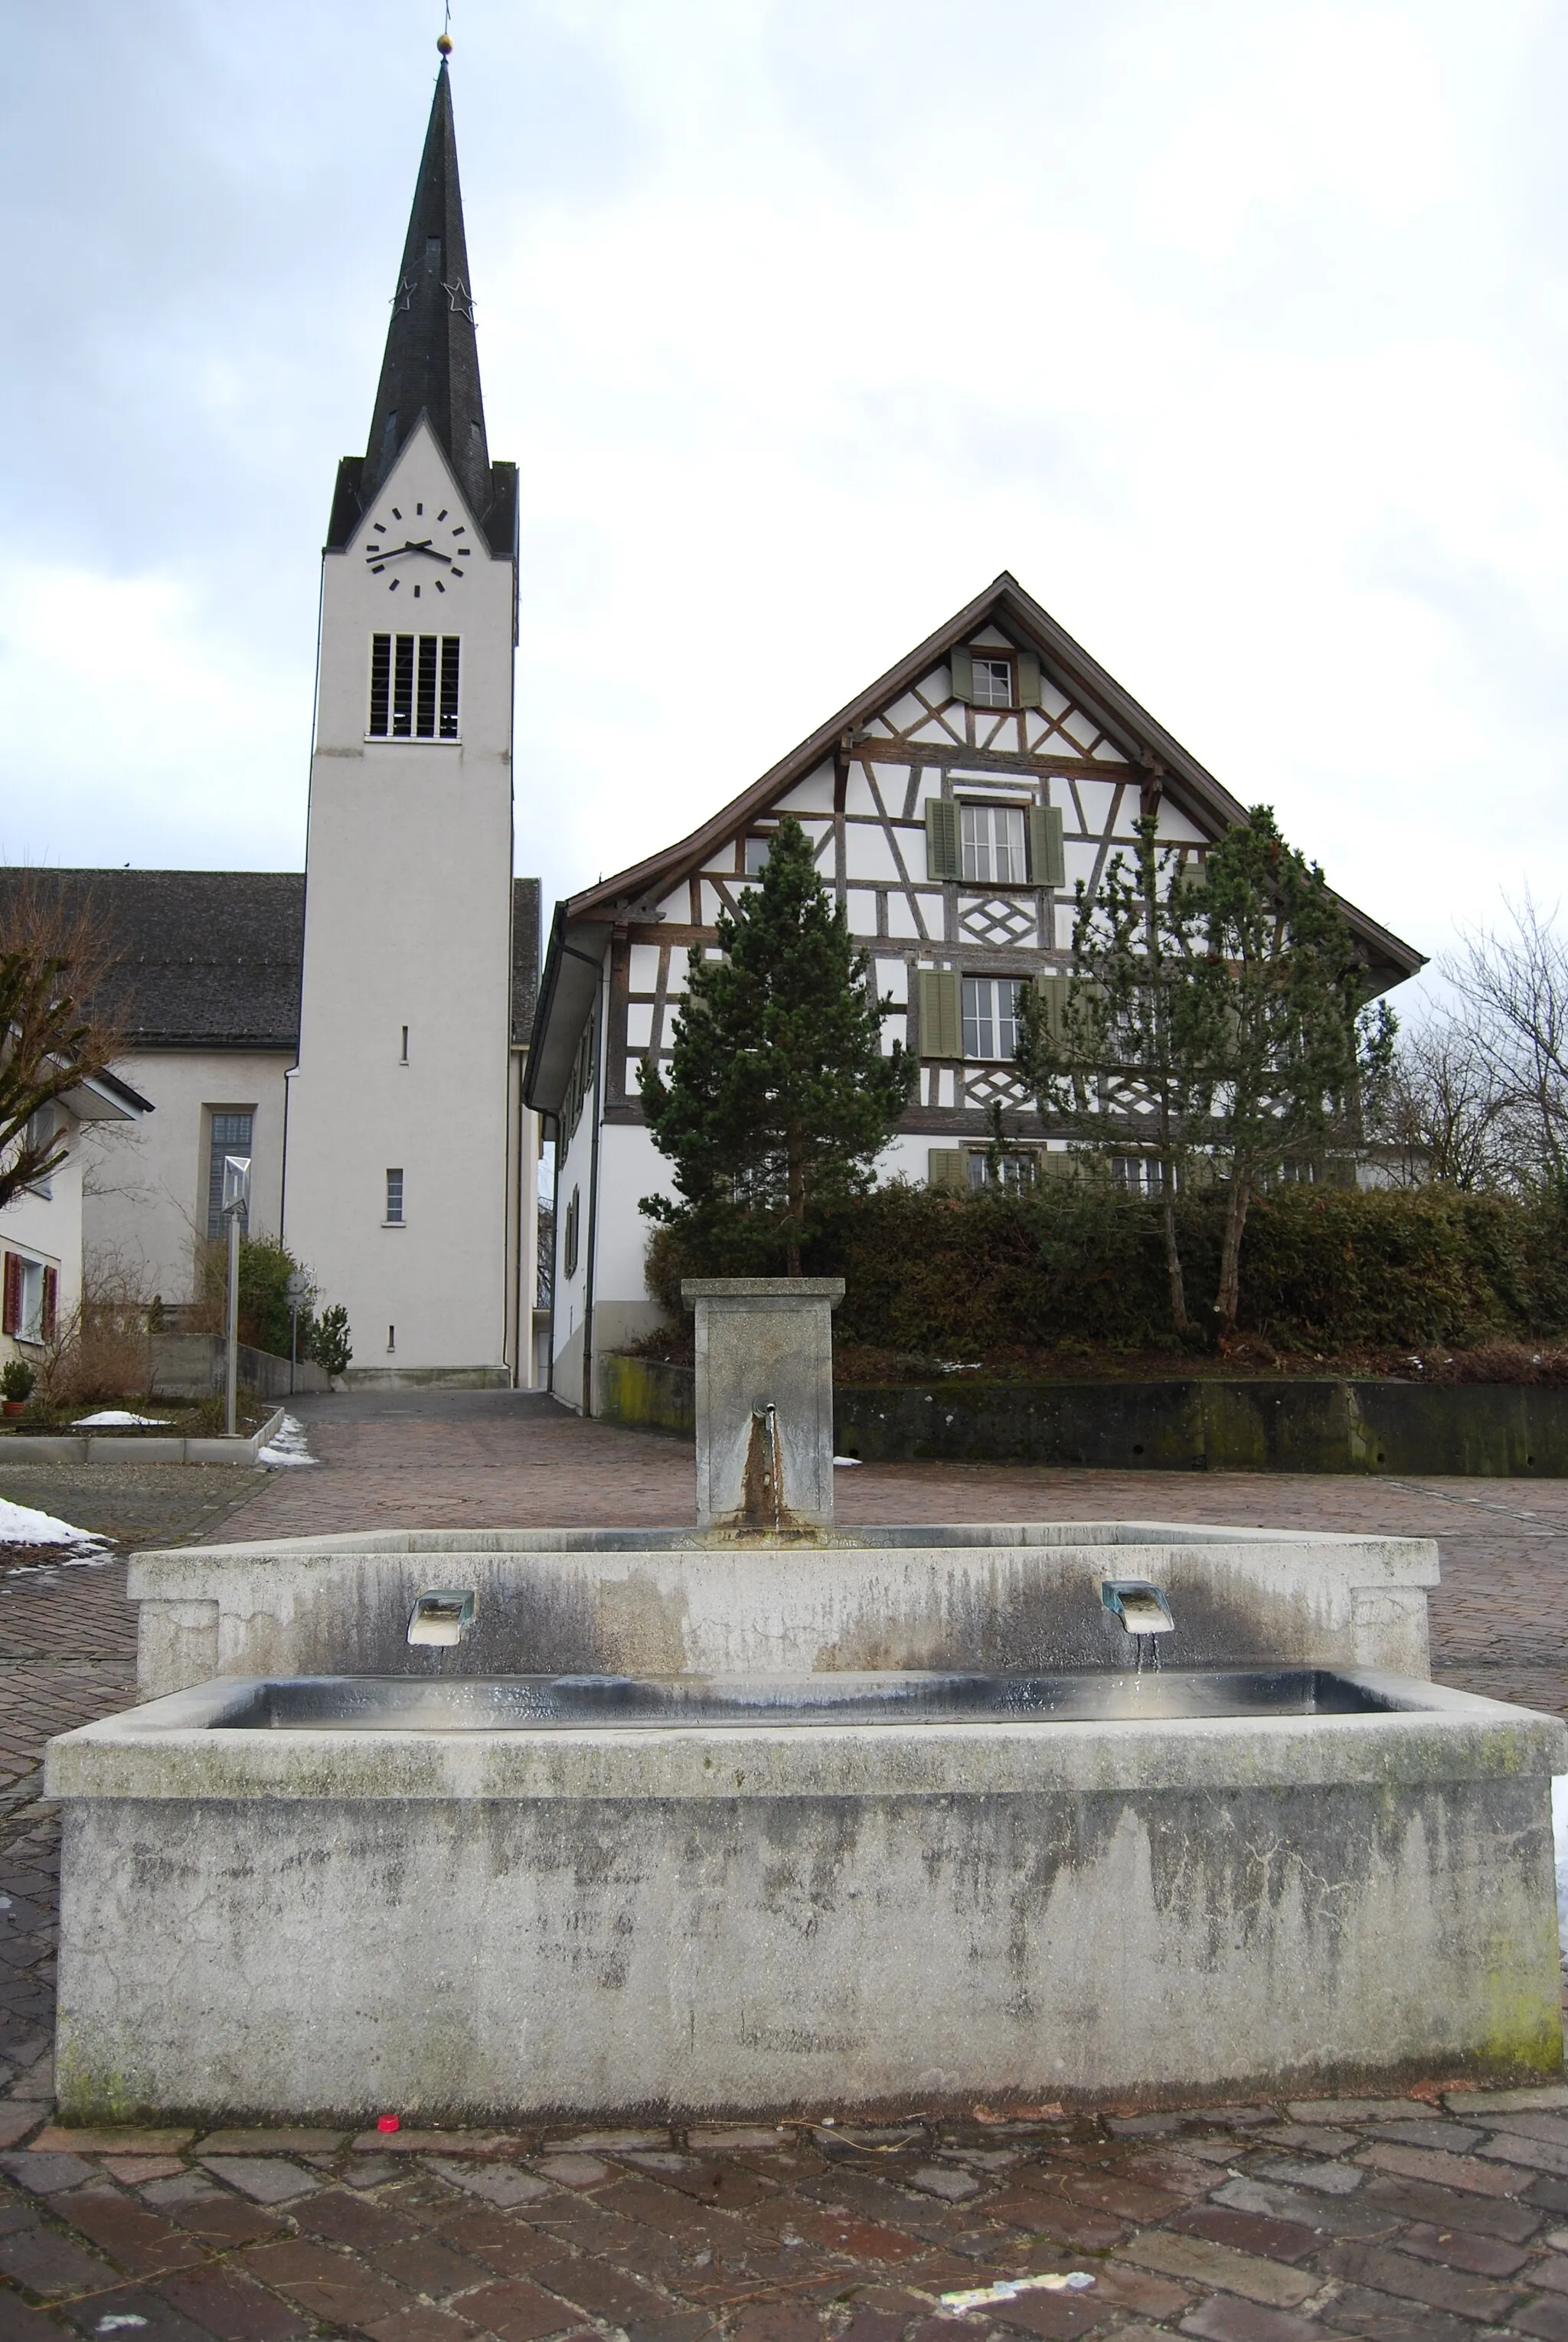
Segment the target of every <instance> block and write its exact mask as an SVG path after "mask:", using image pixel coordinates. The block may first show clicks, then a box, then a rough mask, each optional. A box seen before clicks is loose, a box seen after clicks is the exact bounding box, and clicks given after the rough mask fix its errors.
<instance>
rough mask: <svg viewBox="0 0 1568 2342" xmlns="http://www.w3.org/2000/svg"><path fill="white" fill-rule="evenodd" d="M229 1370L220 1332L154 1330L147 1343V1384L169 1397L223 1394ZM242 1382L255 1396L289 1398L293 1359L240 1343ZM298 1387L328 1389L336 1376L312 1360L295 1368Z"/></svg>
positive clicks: (314, 1389)
mask: <svg viewBox="0 0 1568 2342" xmlns="http://www.w3.org/2000/svg"><path fill="white" fill-rule="evenodd" d="M227 1373H228V1346H227V1344H226V1343H225V1340H224V1337H223V1336H222V1335H221V1334H155V1335H154V1336H153V1337H152V1339H151V1341H150V1342H149V1343H148V1345H147V1388H148V1389H149V1390H150V1391H164V1392H165V1393H166V1394H167V1395H168V1396H169V1397H170V1398H210V1397H212V1396H214V1395H215V1393H221V1392H222V1391H223V1389H224V1387H225V1376H226V1375H227ZM239 1384H240V1388H241V1390H247V1391H251V1392H253V1393H254V1394H255V1396H256V1397H257V1398H287V1396H289V1363H288V1360H287V1359H286V1358H277V1357H275V1356H273V1354H272V1352H271V1351H270V1350H253V1349H251V1348H250V1347H249V1346H248V1345H247V1344H245V1343H244V1342H242V1343H241V1344H240V1346H239ZM294 1387H295V1390H296V1391H325V1390H330V1389H331V1388H332V1377H331V1376H330V1375H328V1374H327V1373H326V1372H325V1370H324V1369H323V1368H322V1367H320V1366H317V1365H316V1363H315V1359H314V1358H301V1359H300V1360H299V1362H298V1364H297V1366H295V1370H294Z"/></svg>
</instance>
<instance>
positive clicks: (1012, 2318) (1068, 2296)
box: [964, 2293, 1104, 2342]
mask: <svg viewBox="0 0 1568 2342" xmlns="http://www.w3.org/2000/svg"><path fill="white" fill-rule="evenodd" d="M975 2316H976V2317H985V2318H986V2319H988V2320H989V2319H994V2320H995V2322H996V2324H997V2325H998V2326H1002V2327H1012V2328H1013V2329H1014V2332H1018V2333H1024V2334H1037V2335H1039V2336H1041V2337H1043V2342H1074V2337H1076V2336H1077V2335H1080V2334H1087V2333H1088V2332H1089V2330H1090V2328H1091V2327H1095V2326H1099V2325H1100V2324H1101V2323H1102V2322H1103V2319H1104V2310H1103V2309H1102V2307H1100V2306H1099V2305H1098V2304H1096V2303H1094V2301H1093V2299H1092V2297H1090V2296H1088V2295H1086V2294H1073V2293H1020V2294H1017V2295H1015V2296H1014V2298H1013V2299H1012V2300H1011V2301H999V2302H997V2303H996V2304H995V2305H994V2307H992V2308H989V2309H986V2310H984V2311H980V2312H976V2313H975ZM973 2322H974V2321H973V2320H972V2319H969V2318H966V2319H965V2320H964V2324H965V2325H970V2326H972V2325H973Z"/></svg>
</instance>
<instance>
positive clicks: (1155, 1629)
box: [1100, 1577, 1176, 1635]
mask: <svg viewBox="0 0 1568 2342" xmlns="http://www.w3.org/2000/svg"><path fill="white" fill-rule="evenodd" d="M1100 1599H1101V1601H1102V1602H1103V1603H1104V1606H1105V1607H1106V1609H1107V1610H1109V1611H1110V1612H1111V1613H1112V1615H1113V1616H1114V1617H1117V1618H1119V1619H1120V1620H1121V1622H1122V1625H1123V1626H1124V1629H1125V1631H1126V1632H1127V1633H1128V1634H1129V1635H1168V1634H1170V1633H1171V1631H1172V1629H1173V1628H1174V1626H1175V1623H1176V1622H1175V1620H1174V1618H1173V1617H1172V1616H1171V1606H1170V1604H1169V1602H1167V1601H1166V1599H1165V1596H1164V1593H1163V1592H1162V1591H1161V1589H1160V1588H1159V1586H1151V1585H1150V1584H1149V1582H1148V1580H1147V1578H1144V1577H1107V1578H1106V1579H1105V1580H1104V1583H1103V1585H1102V1586H1101V1587H1100Z"/></svg>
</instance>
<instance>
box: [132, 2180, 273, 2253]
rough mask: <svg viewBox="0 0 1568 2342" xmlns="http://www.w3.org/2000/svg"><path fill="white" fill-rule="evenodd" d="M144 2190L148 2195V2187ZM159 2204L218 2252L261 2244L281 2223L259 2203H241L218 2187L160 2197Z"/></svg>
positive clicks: (161, 2209) (150, 2194) (146, 2195)
mask: <svg viewBox="0 0 1568 2342" xmlns="http://www.w3.org/2000/svg"><path fill="white" fill-rule="evenodd" d="M167 2184H169V2185H171V2186H172V2185H173V2184H174V2183H173V2182H169V2183H167ZM143 2192H144V2195H145V2197H147V2198H149V2199H151V2197H152V2189H151V2188H147V2189H145V2190H144V2191H143ZM158 2208H159V2209H160V2211H166V2212H167V2214H168V2216H169V2217H170V2219H171V2220H175V2221H177V2222H178V2224H179V2226H180V2227H182V2228H188V2229H189V2230H190V2232H191V2234H192V2236H193V2237H200V2238H201V2240H202V2242H203V2244H205V2245H209V2246H211V2247H213V2248H214V2249H215V2251H218V2252H226V2251H230V2250H232V2249H234V2248H235V2247H239V2246H242V2245H255V2244H260V2243H261V2242H262V2241H263V2240H264V2238H265V2237H275V2236H276V2235H277V2232H278V2229H279V2227H281V2225H282V2223H281V2222H280V2221H279V2220H278V2219H277V2217H276V2216H275V2214H273V2213H271V2212H264V2211H263V2210H262V2208H261V2207H260V2206H259V2205H257V2204H247V2203H242V2202H241V2201H240V2199H239V2197H237V2196H228V2195H225V2193H224V2192H223V2191H222V2189H221V2188H217V2187H209V2188H208V2189H207V2192H205V2193H204V2194H202V2195H200V2196H195V2195H190V2194H186V2195H183V2196H181V2197H177V2198H174V2199H169V2200H164V2199H159V2203H158Z"/></svg>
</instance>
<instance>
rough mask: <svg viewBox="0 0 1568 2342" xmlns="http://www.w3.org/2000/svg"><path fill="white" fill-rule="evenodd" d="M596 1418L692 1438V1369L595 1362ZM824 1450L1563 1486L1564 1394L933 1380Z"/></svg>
mask: <svg viewBox="0 0 1568 2342" xmlns="http://www.w3.org/2000/svg"><path fill="white" fill-rule="evenodd" d="M599 1390H600V1413H601V1414H602V1415H603V1416H604V1417H605V1418H607V1419H608V1420H609V1421H611V1422H613V1423H624V1424H630V1425H634V1426H637V1427H639V1428H641V1429H644V1430H654V1431H668V1432H673V1433H676V1434H679V1435H681V1436H684V1437H687V1438H689V1437H691V1436H692V1433H693V1428H694V1422H695V1403H694V1388H693V1375H692V1370H691V1368H690V1367H689V1366H664V1365H661V1364H659V1363H657V1362H656V1361H654V1360H652V1359H646V1358H633V1357H624V1356H612V1357H606V1358H604V1359H602V1360H601V1362H600V1379H599ZM834 1445H835V1446H836V1448H837V1450H838V1453H839V1454H840V1455H841V1456H859V1457H860V1458H861V1459H862V1460H863V1461H864V1462H865V1463H868V1464H872V1463H876V1464H901V1463H912V1462H934V1463H937V1462H939V1463H947V1462H952V1463H964V1464H983V1463H995V1464H1056V1465H1070V1464H1083V1465H1093V1466H1098V1467H1100V1468H1101V1469H1102V1470H1114V1471H1151V1472H1161V1471H1164V1472H1373V1473H1375V1472H1390V1473H1405V1472H1420V1473H1446V1474H1453V1475H1459V1476H1472V1477H1474V1478H1478V1479H1486V1478H1491V1479H1559V1478H1563V1477H1564V1476H1568V1388H1556V1387H1547V1386H1535V1385H1530V1384H1516V1383H1440V1384H1435V1385H1432V1386H1427V1387H1424V1388H1423V1386H1422V1385H1421V1384H1419V1383H1396V1382H1373V1381H1371V1380H1351V1379H1350V1378H1348V1377H1339V1376H1324V1377H1323V1378H1322V1379H1321V1380H1313V1381H1306V1380H1302V1381H1299V1382H1221V1381H1217V1380H1216V1381H1209V1380H1206V1379H1199V1378H1197V1377H1195V1376H1194V1377H1193V1378H1192V1379H1190V1380H1186V1381H1176V1380H1173V1381H1170V1382H1125V1383H1121V1382H1118V1383H980V1382H967V1381H964V1382H961V1381H957V1380H954V1381H953V1382H947V1383H942V1384H940V1385H938V1386H936V1387H935V1388H934V1389H927V1388H921V1387H918V1386H910V1387H904V1386H898V1385H890V1386H886V1387H884V1388H876V1387H864V1386H863V1387H859V1388H854V1387H851V1388H840V1389H839V1390H838V1391H836V1392H835V1394H834Z"/></svg>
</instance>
